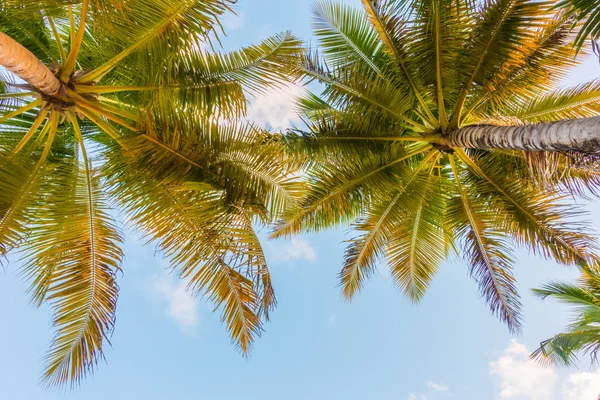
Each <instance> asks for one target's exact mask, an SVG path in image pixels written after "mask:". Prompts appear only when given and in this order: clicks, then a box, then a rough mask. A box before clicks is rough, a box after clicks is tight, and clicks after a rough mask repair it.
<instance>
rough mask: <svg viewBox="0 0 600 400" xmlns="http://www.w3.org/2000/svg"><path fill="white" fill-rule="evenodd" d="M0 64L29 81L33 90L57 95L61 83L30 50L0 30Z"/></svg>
mask: <svg viewBox="0 0 600 400" xmlns="http://www.w3.org/2000/svg"><path fill="white" fill-rule="evenodd" d="M0 66H2V67H4V68H6V69H7V70H9V71H11V72H12V73H14V74H15V75H17V76H18V77H19V78H21V79H22V80H24V81H25V82H27V83H29V84H30V85H31V86H32V87H33V88H34V89H35V90H37V91H38V92H40V93H43V94H45V95H48V96H52V97H54V96H57V95H58V94H59V93H60V91H61V88H62V84H61V83H60V81H59V80H58V78H57V77H56V76H54V74H53V73H52V72H51V71H50V69H48V67H46V66H45V65H44V64H43V63H42V62H41V61H40V60H39V59H38V58H37V57H36V56H35V55H33V53H32V52H30V51H29V50H27V49H26V48H25V47H23V46H21V44H19V43H18V42H16V41H15V40H13V39H12V38H11V37H10V36H8V35H5V34H4V33H2V32H0Z"/></svg>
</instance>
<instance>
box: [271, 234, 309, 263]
mask: <svg viewBox="0 0 600 400" xmlns="http://www.w3.org/2000/svg"><path fill="white" fill-rule="evenodd" d="M265 250H266V253H267V257H268V258H269V259H270V260H271V261H273V262H276V263H285V262H290V261H295V260H306V261H309V262H315V261H316V260H317V251H316V250H315V248H314V247H313V246H312V244H310V242H309V241H308V240H306V239H303V238H300V237H297V238H293V239H291V240H290V241H279V240H278V241H277V242H267V243H266V244H265Z"/></svg>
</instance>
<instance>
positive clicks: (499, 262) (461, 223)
mask: <svg viewBox="0 0 600 400" xmlns="http://www.w3.org/2000/svg"><path fill="white" fill-rule="evenodd" d="M450 162H451V163H452V169H453V172H454V179H455V181H456V185H457V188H458V192H459V197H457V198H455V199H453V201H452V203H451V204H450V206H449V210H448V213H449V215H450V216H451V218H450V219H451V221H452V223H453V229H454V230H455V231H456V232H457V237H458V238H459V239H460V240H461V241H462V244H463V250H462V251H463V252H464V253H463V254H464V255H465V259H466V261H467V262H468V263H469V264H470V265H471V268H472V274H473V276H474V277H475V279H476V280H477V282H478V283H479V287H480V290H481V293H482V295H483V296H484V297H485V299H486V301H487V302H488V304H489V306H490V308H491V310H492V312H493V313H494V314H497V315H498V316H499V317H500V319H501V320H502V321H504V322H506V323H507V324H508V327H509V329H510V330H511V331H513V332H518V331H519V330H520V329H521V313H520V308H521V302H520V297H519V295H518V293H517V288H516V284H515V278H514V276H513V275H512V272H511V270H512V262H511V259H512V254H511V250H510V247H509V245H508V243H507V241H506V239H505V238H504V235H503V234H502V227H501V226H497V222H496V221H497V216H495V215H494V213H492V212H490V211H489V210H488V204H486V203H485V202H483V201H481V199H479V198H477V197H476V196H474V195H473V193H469V192H467V190H466V189H465V188H464V187H463V184H462V182H461V181H462V180H463V179H464V178H463V174H464V171H461V170H459V169H458V168H457V166H456V163H455V161H454V158H453V157H451V158H450Z"/></svg>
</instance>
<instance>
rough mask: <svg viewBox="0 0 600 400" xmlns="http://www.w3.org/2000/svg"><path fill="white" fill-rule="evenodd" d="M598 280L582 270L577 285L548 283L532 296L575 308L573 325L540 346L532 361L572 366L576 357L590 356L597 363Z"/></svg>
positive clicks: (599, 302) (599, 319) (599, 287)
mask: <svg viewBox="0 0 600 400" xmlns="http://www.w3.org/2000/svg"><path fill="white" fill-rule="evenodd" d="M599 289H600V278H599V277H598V275H597V273H596V272H595V271H593V270H589V269H588V270H584V271H583V274H582V277H581V279H580V280H579V281H578V282H577V284H567V283H549V284H546V285H544V286H543V287H542V288H540V289H535V290H534V292H535V294H536V295H538V296H539V297H540V298H542V299H545V298H547V297H551V298H555V299H557V300H559V301H561V302H564V303H566V304H569V305H571V306H573V307H575V314H574V317H575V318H574V321H573V323H572V324H571V325H569V327H568V330H567V331H566V332H564V333H560V334H558V335H556V336H554V337H553V338H551V339H548V340H545V341H543V342H542V343H541V345H540V348H539V349H537V350H536V351H535V352H534V353H533V354H532V358H534V359H536V360H538V361H540V362H544V363H546V362H553V363H560V364H563V365H566V366H570V365H573V364H574V363H575V362H576V361H577V360H578V358H577V354H578V353H580V352H583V353H584V354H590V356H591V357H592V360H593V361H597V357H598V354H599V351H600V341H599V340H598V338H599V334H600V328H599V327H598V321H600V297H599V296H598V295H599V293H600V292H599V291H598V290H599Z"/></svg>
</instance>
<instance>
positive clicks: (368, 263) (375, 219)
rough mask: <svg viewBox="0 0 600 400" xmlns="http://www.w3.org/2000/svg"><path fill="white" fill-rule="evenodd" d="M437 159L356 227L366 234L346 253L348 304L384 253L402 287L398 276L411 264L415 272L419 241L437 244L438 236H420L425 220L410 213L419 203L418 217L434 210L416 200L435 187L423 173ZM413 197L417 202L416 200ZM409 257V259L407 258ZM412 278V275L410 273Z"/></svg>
mask: <svg viewBox="0 0 600 400" xmlns="http://www.w3.org/2000/svg"><path fill="white" fill-rule="evenodd" d="M435 158H437V154H436V152H435V151H432V152H430V153H429V154H428V155H427V156H425V157H424V159H423V160H422V161H420V163H419V165H418V166H417V167H416V168H415V170H414V171H411V173H410V174H409V175H408V176H407V177H406V179H405V182H403V184H402V185H401V187H400V188H399V189H397V190H395V191H394V192H392V193H390V194H389V195H388V196H386V197H385V198H384V199H382V200H385V201H382V203H381V204H377V205H375V207H373V210H372V211H371V212H370V213H369V215H368V216H366V217H364V218H361V220H359V222H358V223H356V224H355V226H354V228H355V229H356V230H358V231H359V232H364V233H363V234H362V235H360V236H359V237H358V238H355V239H353V240H351V241H350V244H349V245H348V247H347V249H346V254H345V262H344V267H343V269H342V271H341V273H340V280H341V286H342V291H343V293H344V296H345V297H346V298H347V299H348V300H351V299H352V298H353V297H354V296H355V295H356V294H357V293H358V291H360V289H362V287H363V285H364V282H365V281H366V279H367V278H368V277H369V276H370V275H371V274H372V272H373V271H374V270H375V268H376V262H377V261H378V259H380V258H381V257H382V256H383V255H384V251H387V253H388V259H389V263H390V268H391V269H392V271H393V275H394V277H395V279H396V281H398V282H399V283H400V284H401V281H402V279H401V277H400V276H398V275H400V274H401V273H402V272H403V271H405V270H406V268H403V266H404V265H406V264H411V265H410V266H409V271H414V270H415V269H413V268H411V267H412V266H413V265H414V263H415V261H416V257H415V254H416V252H412V250H413V249H414V247H415V245H416V241H417V238H418V239H419V241H421V240H422V243H420V244H424V245H425V244H426V243H429V241H433V240H435V238H436V235H435V234H434V235H431V236H430V235H427V234H422V235H419V233H418V231H419V228H421V221H422V220H421V218H418V217H415V218H413V219H411V217H413V215H415V216H416V214H412V213H407V212H406V210H410V209H411V208H413V207H414V206H415V204H414V202H415V201H416V202H417V207H419V208H420V210H421V212H418V213H417V214H418V215H420V214H422V210H423V208H427V210H426V211H425V213H427V212H428V211H429V210H431V209H430V208H429V207H424V204H423V203H422V202H421V201H420V199H421V200H422V198H419V197H418V196H415V190H416V191H417V192H419V193H420V194H423V192H420V191H419V190H422V189H425V191H426V190H427V189H426V188H429V189H431V187H432V186H433V185H432V184H431V179H430V178H431V176H427V174H425V177H426V178H423V176H422V174H421V172H422V171H423V169H426V170H427V168H428V166H429V164H431V163H432V161H433V160H434V159H435ZM413 197H415V198H414V199H413ZM411 202H412V203H411ZM434 204H435V202H432V203H431V205H432V206H434ZM415 227H416V229H415ZM428 233H434V232H428ZM407 243H408V245H407ZM406 246H408V247H410V248H407V247H406ZM386 249H387V250H386ZM407 254H408V257H406V255H407ZM428 257H430V260H431V258H433V257H434V254H429V255H428ZM409 275H411V274H410V273H409ZM409 279H410V278H409ZM403 286H405V289H409V288H410V287H411V285H410V284H407V285H403ZM407 292H408V293H407V294H409V296H410V295H411V292H410V291H408V290H407ZM411 297H412V296H411ZM415 298H416V297H415Z"/></svg>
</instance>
